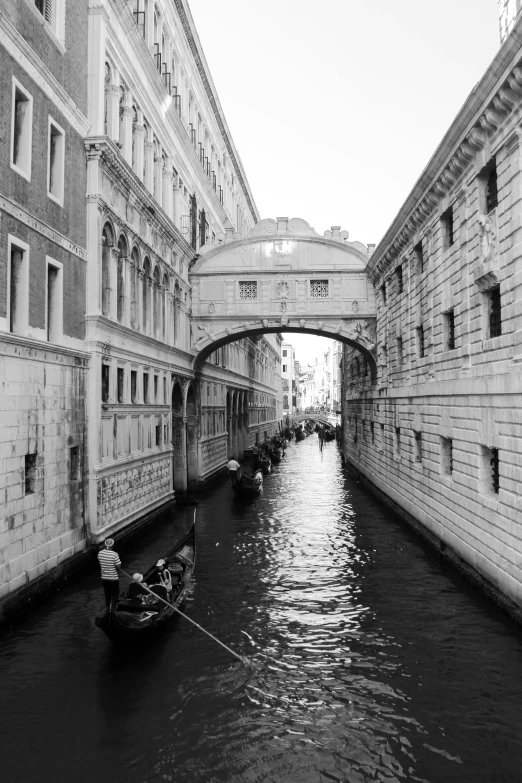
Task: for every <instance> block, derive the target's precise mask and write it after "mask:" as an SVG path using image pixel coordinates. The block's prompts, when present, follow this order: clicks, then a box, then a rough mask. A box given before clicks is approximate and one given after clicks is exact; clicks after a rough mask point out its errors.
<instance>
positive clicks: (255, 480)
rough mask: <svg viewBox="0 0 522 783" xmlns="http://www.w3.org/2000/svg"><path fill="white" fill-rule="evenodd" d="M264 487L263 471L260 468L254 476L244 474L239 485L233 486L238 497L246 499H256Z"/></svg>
mask: <svg viewBox="0 0 522 783" xmlns="http://www.w3.org/2000/svg"><path fill="white" fill-rule="evenodd" d="M262 486H263V471H262V470H261V469H260V468H258V469H257V470H256V471H255V473H254V475H253V476H249V475H248V473H242V474H241V475H240V476H239V478H238V480H237V483H236V484H234V485H233V488H234V492H235V493H236V495H239V496H240V497H244V498H255V497H256V496H257V495H259V493H260V492H261V487H262Z"/></svg>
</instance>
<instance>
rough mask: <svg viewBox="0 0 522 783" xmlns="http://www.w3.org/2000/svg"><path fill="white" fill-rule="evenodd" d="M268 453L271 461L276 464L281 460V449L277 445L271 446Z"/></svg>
mask: <svg viewBox="0 0 522 783" xmlns="http://www.w3.org/2000/svg"><path fill="white" fill-rule="evenodd" d="M269 453H270V459H271V460H272V462H275V463H276V464H277V463H278V462H281V458H282V456H283V451H282V449H280V448H279V446H272V448H271V449H270V452H269Z"/></svg>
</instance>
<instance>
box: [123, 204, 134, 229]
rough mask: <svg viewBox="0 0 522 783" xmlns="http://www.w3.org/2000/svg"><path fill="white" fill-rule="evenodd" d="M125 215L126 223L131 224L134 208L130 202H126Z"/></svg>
mask: <svg viewBox="0 0 522 783" xmlns="http://www.w3.org/2000/svg"><path fill="white" fill-rule="evenodd" d="M125 216H126V218H127V223H131V224H132V220H133V218H134V210H133V208H132V204H127V209H126V210H125Z"/></svg>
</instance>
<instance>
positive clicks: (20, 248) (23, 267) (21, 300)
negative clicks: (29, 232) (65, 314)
mask: <svg viewBox="0 0 522 783" xmlns="http://www.w3.org/2000/svg"><path fill="white" fill-rule="evenodd" d="M8 248H9V250H8V252H9V285H8V291H9V307H8V316H9V325H8V329H9V331H10V332H12V333H13V334H21V335H26V334H27V329H28V324H29V247H28V245H26V244H25V243H24V242H20V243H19V242H18V240H14V239H11V237H9V239H8Z"/></svg>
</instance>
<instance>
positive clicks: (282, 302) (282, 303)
mask: <svg viewBox="0 0 522 783" xmlns="http://www.w3.org/2000/svg"><path fill="white" fill-rule="evenodd" d="M287 307H288V302H287V301H286V299H282V300H281V312H282V313H286V308H287Z"/></svg>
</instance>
